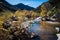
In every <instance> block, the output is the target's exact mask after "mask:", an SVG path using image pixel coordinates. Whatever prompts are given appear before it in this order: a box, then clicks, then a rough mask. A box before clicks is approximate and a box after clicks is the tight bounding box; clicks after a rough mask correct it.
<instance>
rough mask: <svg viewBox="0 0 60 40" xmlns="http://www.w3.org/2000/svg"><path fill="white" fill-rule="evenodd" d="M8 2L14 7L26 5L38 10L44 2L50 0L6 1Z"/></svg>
mask: <svg viewBox="0 0 60 40" xmlns="http://www.w3.org/2000/svg"><path fill="white" fill-rule="evenodd" d="M6 1H7V2H9V3H10V4H12V5H16V4H19V3H23V4H25V5H28V6H31V7H34V8H36V7H38V6H39V5H41V4H42V3H43V2H46V1H48V0H6Z"/></svg>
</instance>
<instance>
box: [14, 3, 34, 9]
mask: <svg viewBox="0 0 60 40" xmlns="http://www.w3.org/2000/svg"><path fill="white" fill-rule="evenodd" d="M14 6H15V7H17V8H19V9H21V10H23V9H26V10H34V8H33V7H30V6H28V5H24V4H22V3H20V4H17V5H14Z"/></svg>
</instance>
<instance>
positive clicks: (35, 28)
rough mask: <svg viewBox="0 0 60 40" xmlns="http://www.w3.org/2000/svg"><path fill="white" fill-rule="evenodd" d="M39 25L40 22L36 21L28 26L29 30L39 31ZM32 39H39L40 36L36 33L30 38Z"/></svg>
mask: <svg viewBox="0 0 60 40" xmlns="http://www.w3.org/2000/svg"><path fill="white" fill-rule="evenodd" d="M39 26H40V24H39V23H38V22H35V23H33V24H32V26H31V28H30V32H32V33H35V34H38V33H40V30H39V29H38V28H39ZM32 40H40V36H38V35H36V36H34V37H33V38H32Z"/></svg>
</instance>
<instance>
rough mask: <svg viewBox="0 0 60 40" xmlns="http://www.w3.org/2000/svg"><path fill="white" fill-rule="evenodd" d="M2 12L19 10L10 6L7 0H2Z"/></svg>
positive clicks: (0, 4)
mask: <svg viewBox="0 0 60 40" xmlns="http://www.w3.org/2000/svg"><path fill="white" fill-rule="evenodd" d="M0 2H1V3H0V10H10V11H16V10H17V9H18V8H17V7H15V6H13V5H11V4H9V3H8V2H6V1H5V0H0Z"/></svg>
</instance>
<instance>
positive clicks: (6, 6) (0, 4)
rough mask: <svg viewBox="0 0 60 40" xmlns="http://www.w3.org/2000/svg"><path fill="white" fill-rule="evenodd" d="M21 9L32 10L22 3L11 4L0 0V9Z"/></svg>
mask: <svg viewBox="0 0 60 40" xmlns="http://www.w3.org/2000/svg"><path fill="white" fill-rule="evenodd" d="M23 9H26V10H33V9H34V8H33V7H30V6H27V5H24V4H22V3H20V4H17V5H11V4H9V3H8V2H7V1H5V0H0V11H5V10H9V11H12V12H14V11H16V10H23Z"/></svg>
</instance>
